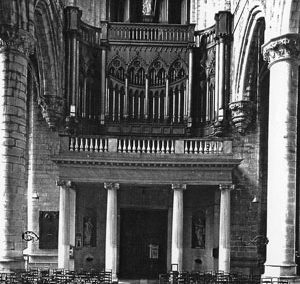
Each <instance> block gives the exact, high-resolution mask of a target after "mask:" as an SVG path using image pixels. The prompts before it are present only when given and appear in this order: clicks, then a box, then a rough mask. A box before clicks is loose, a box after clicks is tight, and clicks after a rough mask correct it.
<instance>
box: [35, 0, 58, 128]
mask: <svg viewBox="0 0 300 284" xmlns="http://www.w3.org/2000/svg"><path fill="white" fill-rule="evenodd" d="M34 23H35V36H36V40H37V45H36V53H35V57H36V62H37V68H38V75H39V82H40V96H39V98H38V103H39V105H40V107H41V109H42V114H43V117H44V118H45V120H46V122H47V123H48V125H49V127H50V128H52V129H54V128H55V127H56V125H57V122H58V120H59V119H60V118H61V117H62V114H63V105H64V104H63V69H64V64H63V62H64V59H63V36H62V18H61V15H60V14H59V11H58V10H57V7H56V6H55V5H54V4H53V3H52V1H49V0H40V1H38V2H37V3H36V6H35V11H34Z"/></svg>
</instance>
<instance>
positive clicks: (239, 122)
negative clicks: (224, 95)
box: [229, 101, 254, 134]
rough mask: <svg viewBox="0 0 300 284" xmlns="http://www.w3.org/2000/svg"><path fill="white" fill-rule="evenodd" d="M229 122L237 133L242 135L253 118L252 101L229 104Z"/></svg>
mask: <svg viewBox="0 0 300 284" xmlns="http://www.w3.org/2000/svg"><path fill="white" fill-rule="evenodd" d="M229 109H230V110H231V120H232V123H233V125H234V126H235V127H236V129H237V131H238V132H239V133H241V134H244V133H245V131H246V130H247V128H248V127H249V125H250V124H251V122H252V120H253V117H254V104H253V102H252V101H237V102H232V103H230V104H229Z"/></svg>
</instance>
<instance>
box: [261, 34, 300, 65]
mask: <svg viewBox="0 0 300 284" xmlns="http://www.w3.org/2000/svg"><path fill="white" fill-rule="evenodd" d="M262 52H263V56H264V60H266V61H268V62H269V64H272V63H274V62H276V61H277V60H284V59H294V60H297V59H299V55H300V35H299V34H286V35H283V36H280V37H277V38H274V39H272V40H270V41H269V42H267V43H266V44H264V45H263V46H262Z"/></svg>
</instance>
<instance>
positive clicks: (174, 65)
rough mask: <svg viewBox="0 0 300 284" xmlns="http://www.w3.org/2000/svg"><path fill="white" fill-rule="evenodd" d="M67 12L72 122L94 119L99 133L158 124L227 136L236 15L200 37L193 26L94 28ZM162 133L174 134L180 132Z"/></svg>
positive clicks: (68, 92)
mask: <svg viewBox="0 0 300 284" xmlns="http://www.w3.org/2000/svg"><path fill="white" fill-rule="evenodd" d="M66 11H67V13H66V16H67V19H68V21H67V22H68V30H67V42H66V48H67V59H66V76H67V80H66V82H67V84H66V98H67V103H68V110H69V116H70V117H76V118H77V120H78V119H81V121H83V122H82V123H84V121H87V120H88V121H89V125H90V124H91V121H93V122H94V125H96V126H97V125H98V127H99V128H98V130H95V131H104V132H105V131H106V130H107V129H108V128H109V127H110V126H112V125H113V126H114V127H118V125H119V126H120V127H121V125H123V126H124V125H126V126H128V125H149V126H151V127H152V126H157V125H158V126H161V127H164V126H168V127H169V128H170V129H171V128H172V127H174V126H175V127H176V126H178V127H181V130H180V131H179V132H178V131H177V134H176V135H183V134H186V133H187V129H193V132H194V133H196V135H201V133H204V132H205V131H206V130H205V129H206V128H211V130H210V131H209V132H206V134H208V135H210V134H215V135H221V134H222V131H223V130H222V129H223V125H225V122H226V116H227V110H228V107H227V104H228V103H227V102H228V96H229V94H228V90H229V88H228V84H229V79H228V78H229V70H227V69H226V68H225V67H224V66H227V63H226V62H227V61H228V60H229V59H228V58H229V55H230V54H229V51H230V37H229V36H228V34H230V32H228V31H227V29H228V25H229V23H230V15H227V14H226V13H225V12H224V13H223V14H224V15H223V14H220V15H217V16H218V17H217V26H216V27H213V28H211V29H210V30H207V31H206V33H205V34H204V33H197V32H196V33H194V26H193V25H168V24H151V23H143V24H133V23H128V24H125V23H109V24H108V23H102V26H101V28H94V27H90V26H88V25H86V24H84V23H83V22H81V21H80V12H79V10H78V9H76V8H74V7H68V9H67V10H66ZM133 34H134V35H135V36H134V40H133V39H132V35H133ZM195 42H196V45H194V43H195ZM216 70H217V72H216ZM120 127H119V130H118V129H117V128H115V129H114V131H113V132H114V133H118V131H121V130H120ZM81 129H83V130H84V129H85V127H84V126H81ZM100 129H101V130H100ZM83 130H82V131H83ZM203 131H204V132H203ZM108 132H109V131H108ZM135 133H138V132H135ZM149 133H150V134H151V132H149ZM160 134H170V135H172V130H170V131H168V130H164V131H161V132H160Z"/></svg>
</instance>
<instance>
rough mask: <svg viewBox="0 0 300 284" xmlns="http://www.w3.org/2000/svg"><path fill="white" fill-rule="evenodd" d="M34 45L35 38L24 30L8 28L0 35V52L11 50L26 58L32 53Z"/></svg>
mask: <svg viewBox="0 0 300 284" xmlns="http://www.w3.org/2000/svg"><path fill="white" fill-rule="evenodd" d="M3 30H4V29H3ZM35 43H36V41H35V38H34V37H33V36H32V35H31V34H30V33H29V32H27V31H24V30H17V29H12V28H8V29H5V31H4V32H1V33H0V52H1V51H4V50H12V51H17V52H19V53H21V54H23V55H24V56H27V57H28V56H29V55H30V54H32V53H33V52H34V48H35Z"/></svg>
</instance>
